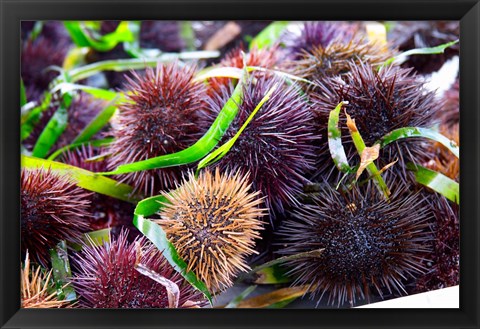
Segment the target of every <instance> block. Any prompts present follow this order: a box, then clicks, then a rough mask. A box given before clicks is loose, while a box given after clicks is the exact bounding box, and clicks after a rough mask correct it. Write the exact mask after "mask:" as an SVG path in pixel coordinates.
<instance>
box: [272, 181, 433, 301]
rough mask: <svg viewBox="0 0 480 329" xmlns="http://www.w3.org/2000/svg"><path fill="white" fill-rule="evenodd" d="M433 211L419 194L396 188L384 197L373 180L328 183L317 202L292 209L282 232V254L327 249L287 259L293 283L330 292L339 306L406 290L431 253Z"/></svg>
mask: <svg viewBox="0 0 480 329" xmlns="http://www.w3.org/2000/svg"><path fill="white" fill-rule="evenodd" d="M429 217H431V211H430V208H429V207H428V204H427V203H426V202H425V200H424V199H423V198H422V197H421V195H420V194H418V193H417V194H405V192H402V193H400V191H397V193H396V194H394V195H393V196H392V197H391V199H390V202H387V201H385V199H383V198H382V197H381V196H380V195H379V194H378V192H377V191H376V189H375V187H374V186H373V184H372V183H368V185H367V186H366V187H365V186H364V187H363V188H358V187H354V188H353V190H351V191H348V192H338V191H336V190H335V189H333V188H332V187H329V186H328V187H324V188H323V189H322V190H321V191H320V193H319V194H318V196H316V197H315V198H314V200H313V204H305V205H302V206H301V207H298V208H297V209H295V210H294V211H293V212H292V218H291V219H289V220H286V221H285V222H284V225H283V227H281V229H280V232H279V237H280V242H281V243H280V245H281V246H282V248H281V249H280V250H279V251H278V253H279V254H281V255H295V254H298V253H303V252H309V251H313V250H320V249H323V251H322V252H321V254H320V255H319V257H316V258H313V257H308V258H300V259H295V260H290V261H288V263H285V266H287V267H288V268H289V274H290V275H291V276H292V277H293V278H295V281H294V284H295V285H304V284H306V285H309V286H310V287H311V291H312V298H316V297H318V301H319V302H320V300H321V299H322V298H323V296H324V295H327V296H328V302H329V303H330V304H337V305H338V306H341V305H343V304H344V303H345V302H348V303H349V304H350V305H354V304H355V303H356V302H357V300H359V299H366V300H367V301H369V298H370V296H371V294H372V290H373V291H375V292H377V293H378V294H379V295H380V296H382V295H383V294H384V292H385V291H388V292H389V293H398V294H404V293H405V289H404V284H403V283H402V281H404V280H405V279H406V278H407V277H417V276H419V275H420V274H421V273H422V272H424V269H423V267H422V262H423V260H424V257H425V256H426V255H427V253H428V252H430V250H429V249H428V248H429V245H430V242H431V236H430V235H429V233H428V232H427V230H426V228H427V227H428V223H427V222H428V220H429Z"/></svg>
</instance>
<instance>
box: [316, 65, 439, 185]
mask: <svg viewBox="0 0 480 329" xmlns="http://www.w3.org/2000/svg"><path fill="white" fill-rule="evenodd" d="M342 101H343V102H348V104H347V105H345V106H344V109H345V110H346V112H347V113H348V114H349V115H350V116H351V117H352V119H354V120H355V123H356V126H357V129H358V131H359V132H360V135H361V136H362V138H363V140H364V141H365V144H366V145H367V146H372V145H373V144H374V143H375V142H376V141H378V140H379V139H380V138H381V137H383V136H384V135H386V134H387V133H389V132H391V131H392V130H394V129H397V128H402V127H430V126H432V125H433V123H434V118H435V112H436V111H437V109H438V108H439V103H438V102H437V100H436V99H435V93H434V92H430V91H427V90H426V88H425V87H424V83H423V81H422V80H421V79H418V78H417V77H416V76H415V75H412V74H411V70H410V69H402V68H399V67H394V66H388V67H383V68H382V69H381V70H379V71H378V70H377V69H376V68H375V67H373V66H371V65H369V64H363V63H362V64H359V65H356V66H352V68H351V72H350V73H348V74H346V75H345V76H344V77H343V78H342V79H339V78H331V79H328V80H326V81H325V82H324V84H323V86H322V88H320V90H319V92H318V93H314V94H312V103H313V104H312V111H313V113H314V117H315V123H316V126H317V132H318V134H320V136H321V138H322V140H321V143H320V147H321V149H322V150H321V151H320V152H318V154H319V155H320V156H319V157H318V159H317V164H318V166H317V169H318V170H317V174H321V175H323V176H325V177H326V175H325V174H326V173H327V172H329V171H330V170H331V169H332V167H333V162H332V161H331V159H330V153H329V150H328V143H327V136H328V134H327V126H328V118H329V114H330V112H331V111H332V110H333V109H335V107H336V106H337V105H338V104H339V103H340V102H342ZM339 127H341V131H342V136H345V137H344V138H343V140H342V142H343V146H344V148H345V153H346V155H347V157H348V158H349V159H352V158H353V157H356V156H357V151H356V148H355V146H354V145H353V142H352V140H351V138H350V133H349V131H348V128H347V125H346V118H345V115H343V114H341V115H340V122H339ZM427 154H429V151H428V146H427V144H425V143H424V142H422V141H421V140H411V139H408V140H404V141H399V142H394V143H392V144H390V145H387V146H386V147H384V148H382V150H380V156H379V161H380V165H381V166H382V167H383V166H384V165H387V164H388V163H391V162H393V161H395V160H397V159H398V160H399V162H398V165H395V166H394V167H393V168H392V169H391V170H394V172H396V173H399V174H401V176H400V178H401V179H405V178H404V177H405V176H406V169H405V164H406V163H407V160H408V161H413V162H415V163H422V161H424V159H425V158H427ZM397 169H398V170H397ZM391 170H389V171H388V172H392V171H391ZM388 172H387V173H388Z"/></svg>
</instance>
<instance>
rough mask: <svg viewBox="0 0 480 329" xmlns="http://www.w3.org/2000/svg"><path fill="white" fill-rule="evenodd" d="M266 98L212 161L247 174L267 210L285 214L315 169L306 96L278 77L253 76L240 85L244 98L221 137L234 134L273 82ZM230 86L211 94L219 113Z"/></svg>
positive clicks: (312, 138)
mask: <svg viewBox="0 0 480 329" xmlns="http://www.w3.org/2000/svg"><path fill="white" fill-rule="evenodd" d="M275 85H276V86H277V88H276V89H275V90H274V92H273V94H272V95H271V97H270V98H269V100H268V101H267V102H266V103H265V104H264V105H263V106H262V108H261V109H260V110H259V112H258V113H257V114H256V115H255V116H254V117H253V119H252V121H251V122H250V123H249V124H248V126H247V127H246V128H245V130H244V131H243V132H242V134H241V135H240V137H239V138H238V139H237V141H236V142H235V144H234V145H233V146H232V148H231V149H230V151H229V152H228V153H227V154H226V155H225V156H224V157H223V158H222V159H221V160H220V161H219V162H218V163H217V164H216V165H217V166H218V167H220V169H221V171H226V170H230V171H237V170H241V171H242V172H243V173H250V177H251V179H252V183H253V188H254V189H255V190H257V191H261V192H262V194H263V196H265V203H266V205H267V207H268V208H269V211H270V214H271V215H273V210H275V211H278V212H279V213H283V212H284V209H285V207H286V206H288V205H292V204H295V203H296V196H297V195H298V194H299V193H301V192H302V189H303V185H304V183H305V182H306V178H305V173H306V172H307V171H309V170H311V169H312V168H313V163H314V162H313V159H314V153H315V147H314V146H312V144H313V141H314V140H316V139H317V138H316V137H315V136H314V135H315V133H314V128H313V126H312V124H311V123H312V119H313V117H312V113H311V111H310V108H309V104H308V103H307V102H306V100H305V98H303V97H302V96H301V95H299V93H298V90H297V89H296V88H294V87H293V86H287V85H286V84H285V82H284V81H283V80H282V79H279V78H277V77H268V76H260V77H258V79H257V78H255V77H252V78H251V79H250V80H249V81H248V83H247V84H246V86H245V87H244V93H243V102H242V103H241V104H240V106H239V110H238V114H237V116H236V117H235V119H234V121H233V122H232V124H231V125H230V128H229V129H228V130H227V132H226V133H225V136H224V141H227V140H229V139H230V138H232V137H233V136H234V135H235V134H236V133H237V131H238V129H240V127H241V126H242V125H243V124H244V122H245V121H246V120H247V118H248V117H249V116H250V114H251V113H252V112H253V110H254V109H255V108H256V106H257V105H258V104H259V102H260V101H261V100H262V99H263V97H264V96H265V95H266V94H267V92H268V91H269V90H270V89H271V88H272V87H274V86H275ZM230 94H231V89H230V90H228V89H226V90H224V91H223V95H222V96H219V97H217V98H213V97H212V99H211V101H210V103H211V108H212V109H213V112H214V113H218V112H220V110H221V108H222V106H223V104H225V101H226V99H228V97H229V95H230Z"/></svg>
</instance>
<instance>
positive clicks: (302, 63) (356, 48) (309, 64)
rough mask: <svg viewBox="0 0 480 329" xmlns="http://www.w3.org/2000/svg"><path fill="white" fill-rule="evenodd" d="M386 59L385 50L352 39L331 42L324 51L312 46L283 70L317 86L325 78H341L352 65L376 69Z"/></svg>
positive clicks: (322, 82) (370, 43)
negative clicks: (365, 64)
mask: <svg viewBox="0 0 480 329" xmlns="http://www.w3.org/2000/svg"><path fill="white" fill-rule="evenodd" d="M390 57H392V54H391V53H390V52H389V51H388V50H387V49H386V48H385V47H383V46H379V45H378V44H376V43H372V42H368V41H366V40H364V39H354V38H352V39H351V40H350V41H349V42H332V43H330V44H329V45H328V46H326V47H325V48H324V47H320V46H319V47H314V48H312V49H311V50H310V51H309V52H304V53H302V54H301V56H300V57H299V58H298V59H297V60H295V61H291V62H289V63H288V64H287V67H288V70H289V71H291V72H292V73H293V74H295V75H297V76H299V77H302V78H304V79H307V80H309V81H313V82H316V83H317V84H320V85H321V84H325V83H326V82H324V80H325V79H326V78H331V77H336V76H344V75H345V74H346V73H348V72H350V70H351V68H352V67H354V66H357V65H361V64H362V63H368V64H371V65H373V66H378V65H380V64H382V63H384V62H385V60H387V59H388V58H390ZM305 87H306V89H307V91H309V90H311V89H312V86H311V85H306V86H305Z"/></svg>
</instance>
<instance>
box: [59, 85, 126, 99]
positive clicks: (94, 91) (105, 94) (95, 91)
mask: <svg viewBox="0 0 480 329" xmlns="http://www.w3.org/2000/svg"><path fill="white" fill-rule="evenodd" d="M77 90H81V91H83V92H86V93H87V94H90V95H92V96H93V97H95V98H99V99H103V100H106V101H113V100H115V99H116V100H117V101H118V102H119V103H120V102H125V101H127V98H126V97H125V94H124V93H121V92H115V91H111V90H107V89H100V88H95V87H90V86H85V85H79V84H74V83H68V82H61V83H59V84H57V85H56V86H55V87H54V88H52V90H51V92H52V93H54V92H57V91H59V92H60V94H62V95H63V94H66V93H69V92H72V91H77Z"/></svg>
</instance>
